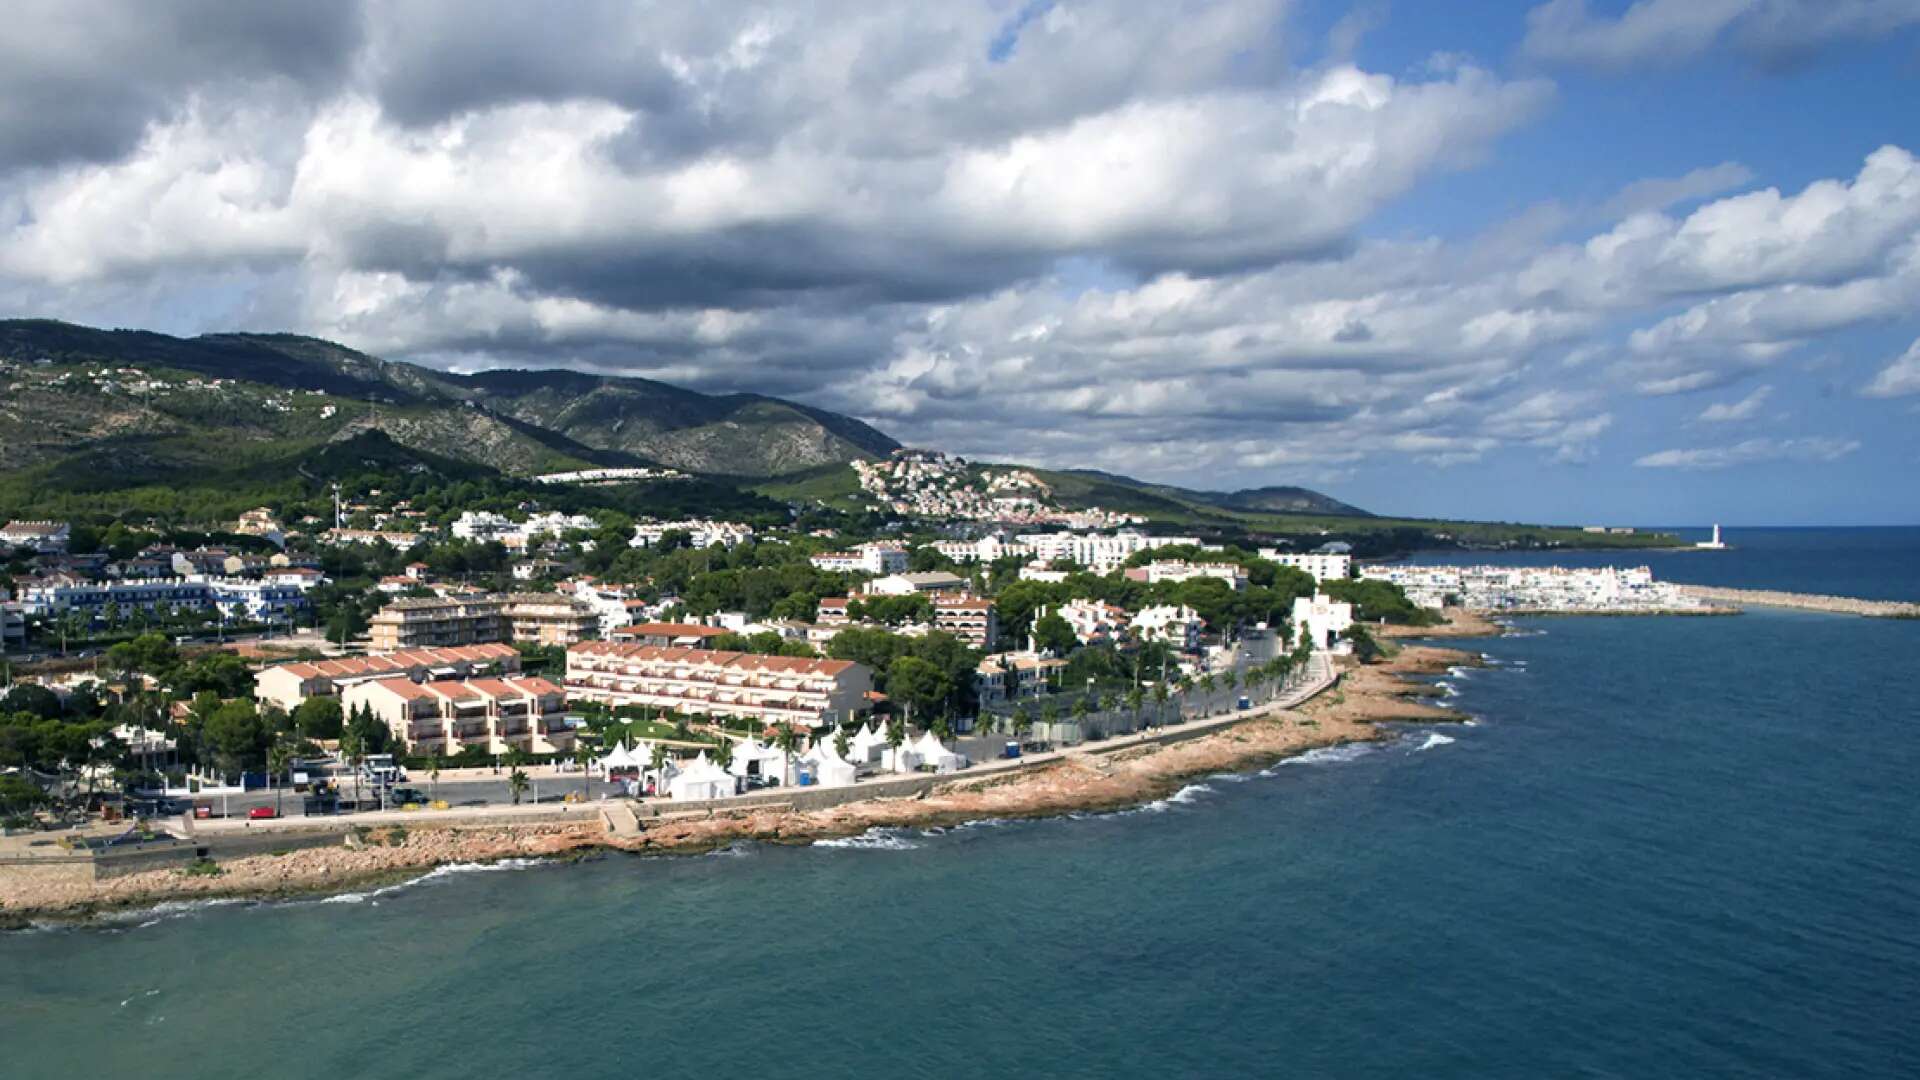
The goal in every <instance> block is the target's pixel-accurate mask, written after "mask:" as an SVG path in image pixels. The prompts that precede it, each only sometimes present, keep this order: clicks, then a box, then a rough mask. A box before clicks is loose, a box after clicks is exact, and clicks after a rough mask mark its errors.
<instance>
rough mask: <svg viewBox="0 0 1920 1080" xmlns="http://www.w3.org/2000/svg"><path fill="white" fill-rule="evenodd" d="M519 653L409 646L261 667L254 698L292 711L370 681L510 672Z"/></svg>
mask: <svg viewBox="0 0 1920 1080" xmlns="http://www.w3.org/2000/svg"><path fill="white" fill-rule="evenodd" d="M519 670H520V653H519V652H518V651H517V650H515V649H514V648H513V646H511V645H499V644H493V645H469V646H466V647H464V648H458V649H407V650H404V651H401V652H391V653H378V654H374V655H369V656H343V657H340V658H339V659H335V660H312V661H304V660H303V661H297V662H294V663H288V664H275V665H273V666H272V667H268V668H264V669H262V670H261V671H259V672H257V673H256V674H255V675H254V677H253V696H254V697H255V698H257V699H259V701H260V702H261V703H263V704H267V705H278V706H280V707H281V708H282V709H285V710H287V711H288V712H292V711H293V710H294V709H296V708H299V706H300V703H301V702H303V701H305V700H307V699H308V698H310V697H332V696H335V695H337V694H339V693H340V691H341V689H342V688H344V687H347V686H351V685H353V684H355V683H360V682H367V681H369V680H373V679H392V678H404V679H410V680H413V681H415V682H419V681H420V680H423V679H452V678H460V677H464V676H468V675H473V674H476V673H478V672H483V671H495V672H500V673H503V674H507V675H512V674H515V673H517V672H518V671H519Z"/></svg>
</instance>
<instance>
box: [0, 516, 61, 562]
mask: <svg viewBox="0 0 1920 1080" xmlns="http://www.w3.org/2000/svg"><path fill="white" fill-rule="evenodd" d="M69 532H70V530H69V529H68V527H67V523H66V522H64V521H9V522H7V524H6V525H5V526H4V527H0V549H5V548H25V549H27V550H29V551H37V552H39V553H40V554H42V555H52V554H56V553H58V552H62V551H65V550H67V537H68V535H69Z"/></svg>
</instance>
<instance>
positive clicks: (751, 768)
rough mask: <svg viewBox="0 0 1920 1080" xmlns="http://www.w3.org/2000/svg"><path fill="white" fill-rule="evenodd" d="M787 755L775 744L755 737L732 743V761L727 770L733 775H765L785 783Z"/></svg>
mask: <svg viewBox="0 0 1920 1080" xmlns="http://www.w3.org/2000/svg"><path fill="white" fill-rule="evenodd" d="M786 767H787V756H786V755H785V754H783V753H781V752H780V748H779V747H777V746H768V745H767V744H765V743H762V742H759V741H757V740H755V739H744V740H742V741H740V742H737V743H734V744H733V763H732V764H731V765H729V766H728V767H727V771H728V772H730V773H732V774H733V775H735V776H739V777H747V776H765V777H769V778H771V779H774V780H778V781H780V782H781V783H783V784H784V783H786V782H787V780H786Z"/></svg>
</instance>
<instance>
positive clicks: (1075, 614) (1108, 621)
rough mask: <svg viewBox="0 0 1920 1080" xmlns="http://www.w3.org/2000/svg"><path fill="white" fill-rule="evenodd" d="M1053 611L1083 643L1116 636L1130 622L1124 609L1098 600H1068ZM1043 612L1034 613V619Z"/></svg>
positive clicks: (1043, 613)
mask: <svg viewBox="0 0 1920 1080" xmlns="http://www.w3.org/2000/svg"><path fill="white" fill-rule="evenodd" d="M1054 613H1055V614H1057V615H1059V616H1060V617H1061V618H1062V619H1065V620H1066V621H1067V625H1068V626H1071V627H1073V636H1074V637H1076V638H1079V639H1080V642H1081V644H1083V645H1084V644H1086V643H1087V642H1090V641H1093V640H1095V639H1096V638H1109V637H1114V636H1117V635H1118V634H1119V633H1120V631H1122V630H1124V629H1126V627H1127V626H1128V625H1129V622H1130V620H1129V618H1128V615H1127V613H1126V611H1125V610H1124V609H1122V608H1117V607H1115V606H1113V605H1112V604H1108V603H1104V602H1102V601H1099V600H1087V599H1078V600H1069V601H1068V602H1066V603H1064V604H1062V605H1060V606H1059V607H1058V608H1056V609H1055V611H1054ZM1045 614H1046V613H1045V612H1040V613H1036V614H1035V615H1034V621H1035V622H1039V621H1040V619H1041V618H1042V617H1043V616H1044V615H1045Z"/></svg>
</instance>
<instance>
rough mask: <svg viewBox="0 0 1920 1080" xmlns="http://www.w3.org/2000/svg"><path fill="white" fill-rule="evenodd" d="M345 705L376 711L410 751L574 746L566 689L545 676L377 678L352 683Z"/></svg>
mask: <svg viewBox="0 0 1920 1080" xmlns="http://www.w3.org/2000/svg"><path fill="white" fill-rule="evenodd" d="M340 704H341V707H342V708H344V709H346V710H347V711H349V712H351V711H352V710H354V709H356V708H360V707H362V706H365V707H367V708H369V709H372V710H373V714H374V715H375V716H377V717H379V718H380V720H381V722H382V723H385V724H386V725H387V729H388V730H389V731H391V732H393V734H394V737H395V738H396V739H398V740H399V741H400V742H401V744H402V745H404V746H405V747H406V751H407V753H409V754H433V753H440V754H446V755H447V756H449V757H451V756H453V755H455V754H458V753H460V752H461V751H462V750H467V749H470V748H478V749H479V750H481V751H482V752H484V753H488V754H505V753H509V752H511V751H513V750H522V751H525V752H526V753H529V754H563V753H566V752H567V751H570V750H572V749H573V740H574V735H573V729H572V728H570V727H568V726H567V699H566V692H565V691H564V690H562V689H561V688H560V687H559V686H557V685H555V684H554V683H551V682H548V681H547V680H546V679H536V678H521V679H467V680H464V681H461V680H442V681H436V682H428V683H417V682H414V681H413V680H411V679H407V678H404V677H393V678H385V679H370V680H368V681H366V682H361V683H355V684H354V685H352V686H350V687H348V688H347V689H346V691H345V692H344V693H342V694H341V701H340Z"/></svg>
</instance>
